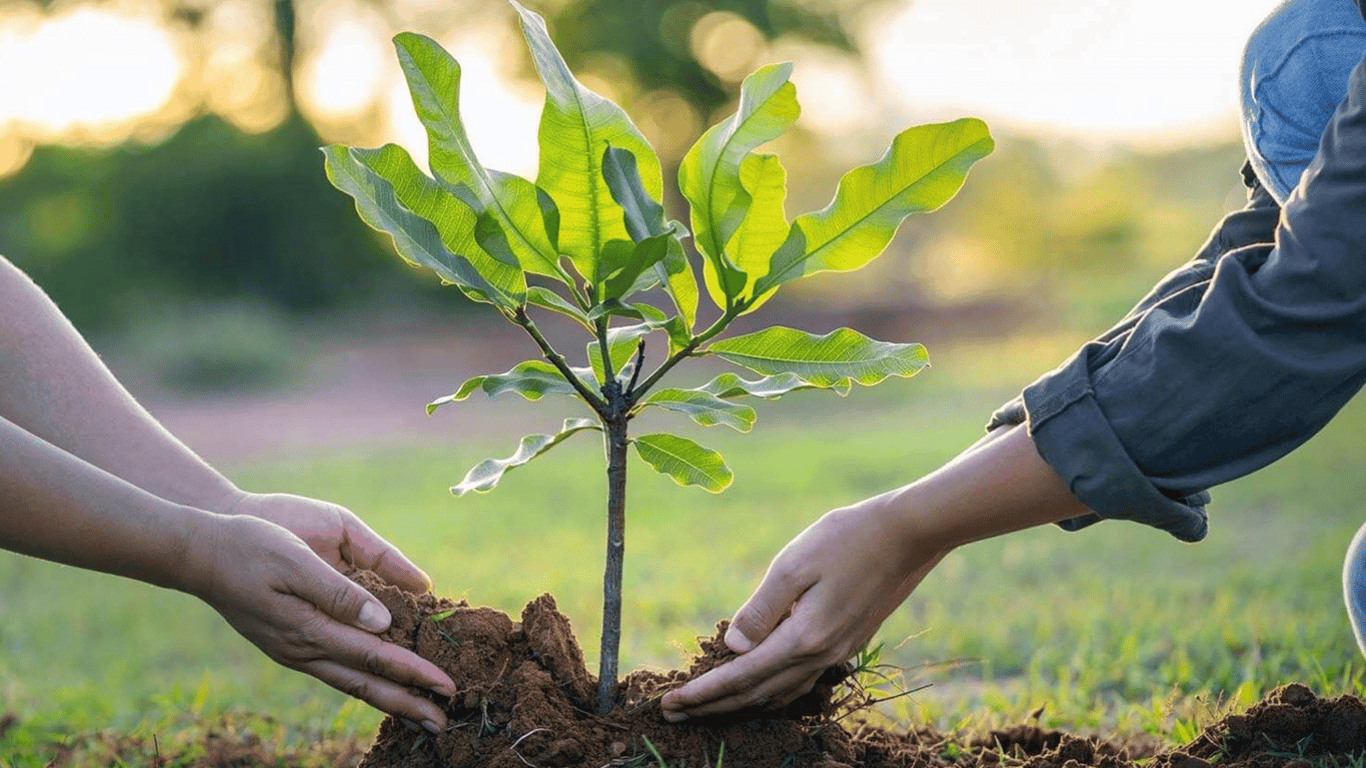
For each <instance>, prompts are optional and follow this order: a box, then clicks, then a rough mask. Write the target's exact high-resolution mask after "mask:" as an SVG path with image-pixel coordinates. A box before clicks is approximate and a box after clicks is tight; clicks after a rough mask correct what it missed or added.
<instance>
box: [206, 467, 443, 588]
mask: <svg viewBox="0 0 1366 768" xmlns="http://www.w3.org/2000/svg"><path fill="white" fill-rule="evenodd" d="M215 511H218V512H222V513H223V514H225V515H251V516H252V517H259V518H261V519H262V520H269V521H270V522H272V523H275V524H276V525H278V526H280V527H281V528H284V529H285V530H287V531H289V532H290V533H293V534H294V535H295V536H298V537H299V538H300V539H303V541H304V543H305V544H307V545H308V546H309V548H310V549H312V550H313V551H314V552H315V553H316V554H317V555H318V557H321V558H322V559H323V560H324V561H326V562H327V564H328V565H330V566H332V567H333V568H336V569H337V570H338V571H341V572H346V571H347V570H350V569H351V568H364V569H366V570H368V571H374V573H375V575H377V576H379V577H380V578H381V579H384V580H385V581H387V582H388V583H390V584H393V585H394V586H396V587H399V588H401V589H405V590H407V591H409V592H417V593H422V592H427V591H428V590H430V589H431V588H432V579H431V577H430V576H428V575H427V574H426V573H424V572H423V571H422V569H421V568H418V567H417V566H416V565H414V564H413V563H412V561H410V560H409V559H408V558H406V557H404V556H403V553H402V552H400V551H399V550H398V547H395V546H394V545H393V544H390V543H389V542H387V541H385V540H384V539H383V538H381V537H380V535H379V534H377V533H375V532H374V531H372V530H370V526H368V525H366V524H365V523H363V522H361V519H360V518H359V517H356V515H355V513H353V512H352V511H351V510H349V509H347V508H346V507H343V506H340V505H338V504H333V503H331V502H327V501H319V500H318V499H310V498H306V497H304V496H293V495H290V494H287V493H268V494H260V493H243V492H241V491H238V492H236V493H234V494H233V495H231V496H230V497H229V498H228V499H227V500H225V501H224V502H223V503H222V504H220V505H219V509H217V510H215Z"/></svg>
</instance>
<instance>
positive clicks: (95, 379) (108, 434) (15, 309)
mask: <svg viewBox="0 0 1366 768" xmlns="http://www.w3.org/2000/svg"><path fill="white" fill-rule="evenodd" d="M0 417H3V418H5V419H8V420H10V421H11V422H13V423H14V424H15V425H17V426H19V427H21V428H22V429H24V430H26V431H28V432H29V433H31V434H33V435H34V436H36V437H39V438H41V439H42V440H44V441H46V442H48V443H50V444H52V445H53V446H56V447H58V448H60V449H62V450H64V451H66V452H68V453H70V454H72V455H74V456H76V457H79V458H81V459H84V460H85V461H87V462H89V463H90V464H93V465H95V466H97V467H99V468H101V469H103V470H105V471H106V472H109V473H111V474H114V475H116V476H118V477H120V478H123V479H124V480H126V481H128V482H129V483H131V484H133V485H135V486H137V487H139V488H142V489H144V490H146V491H148V492H149V493H152V494H155V495H157V496H160V497H162V498H164V499H166V500H168V501H172V502H176V503H180V504H186V505H190V506H194V507H199V508H203V509H219V508H221V507H223V506H224V505H225V504H227V503H228V502H229V501H230V500H231V498H232V497H233V495H234V493H235V492H236V488H235V486H234V485H233V484H232V483H231V482H230V481H229V480H228V479H227V478H225V477H224V476H223V475H222V474H220V473H219V472H218V471H216V470H215V469H213V468H212V467H211V466H209V465H208V464H207V463H206V462H204V461H203V460H202V459H200V458H199V457H198V456H197V455H195V453H194V452H193V451H191V450H190V449H189V448H188V447H186V446H185V445H184V444H182V443H181V442H180V441H179V440H177V439H176V438H175V437H174V436H172V435H171V434H170V433H169V432H167V431H166V430H165V428H163V427H162V426H161V425H160V424H159V423H157V421H156V420H155V419H154V418H153V417H152V416H151V415H150V414H149V413H148V412H147V411H146V410H145V409H144V408H143V407H142V406H141V405H139V404H138V403H137V401H136V400H134V399H133V397H132V395H130V394H129V393H128V391H127V390H126V389H124V387H123V386H122V385H121V384H119V382H118V381H117V380H116V379H115V378H114V376H113V374H112V373H110V371H109V369H108V368H107V367H105V365H104V363H103V362H101V361H100V359H99V357H98V356H97V355H96V354H95V353H94V351H93V350H91V349H90V347H89V345H87V344H86V343H85V340H84V339H82V338H81V336H80V334H79V333H78V332H77V331H76V329H75V328H74V327H72V325H71V323H70V322H69V321H68V320H67V319H66V318H65V317H64V316H63V315H62V313H61V312H60V310H58V308H57V306H56V305H55V304H53V303H52V301H51V300H50V299H48V297H47V296H46V295H44V294H43V292H42V290H41V289H40V288H38V286H37V285H35V284H34V283H33V281H31V280H29V279H28V277H27V276H26V275H24V274H23V273H22V272H20V271H19V270H18V269H17V268H15V267H14V266H13V265H11V264H10V263H9V262H8V261H6V260H5V259H4V258H3V257H0Z"/></svg>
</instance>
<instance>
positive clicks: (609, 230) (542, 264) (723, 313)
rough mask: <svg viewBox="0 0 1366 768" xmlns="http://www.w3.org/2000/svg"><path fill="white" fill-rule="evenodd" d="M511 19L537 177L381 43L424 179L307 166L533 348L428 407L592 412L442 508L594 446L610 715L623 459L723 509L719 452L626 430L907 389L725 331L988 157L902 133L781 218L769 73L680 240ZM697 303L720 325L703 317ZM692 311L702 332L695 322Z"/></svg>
mask: <svg viewBox="0 0 1366 768" xmlns="http://www.w3.org/2000/svg"><path fill="white" fill-rule="evenodd" d="M509 2H510V3H511V5H512V7H513V8H514V9H515V10H516V12H517V14H518V15H519V16H520V19H521V25H522V31H523V32H524V34H525V36H526V41H527V44H528V46H529V47H530V49H531V54H532V57H533V59H534V61H535V64H536V68H537V70H538V71H539V73H540V76H541V79H542V81H544V83H545V90H546V96H545V107H544V110H543V112H542V113H541V121H540V129H539V144H540V159H539V169H538V172H537V176H536V180H535V181H534V182H532V181H529V180H527V179H524V178H521V177H519V176H515V175H512V174H509V173H504V172H502V171H497V170H493V169H489V168H485V167H484V166H483V165H482V164H480V162H479V160H478V158H477V157H476V156H475V152H474V148H473V147H472V146H471V145H470V142H469V139H468V137H467V136H466V133H465V127H464V125H463V124H462V122H461V118H460V76H461V71H460V65H459V64H458V63H457V62H456V60H455V59H454V58H452V57H451V55H450V54H448V53H447V52H446V51H445V50H443V49H442V48H441V46H439V45H437V43H436V42H434V41H433V40H431V39H429V38H426V37H423V36H422V35H418V34H413V33H402V34H399V35H398V36H397V37H395V38H394V43H395V46H396V48H397V51H398V58H399V61H400V63H401V64H402V67H403V71H404V73H405V75H406V77H407V81H408V87H409V89H410V90H411V91H412V99H413V106H414V107H415V108H416V111H417V115H418V117H419V118H420V119H421V121H422V123H423V125H424V126H426V129H427V136H428V146H429V150H430V152H429V155H430V171H431V174H430V175H428V174H427V173H424V172H423V171H422V170H420V169H419V168H418V167H417V165H416V164H415V163H414V162H413V160H412V158H411V157H410V156H409V155H408V153H407V152H406V151H405V150H404V149H402V148H401V147H399V146H396V145H393V144H390V145H386V146H383V147H380V148H378V149H358V148H352V147H346V146H329V147H326V148H325V149H324V150H323V152H324V155H325V158H326V167H327V175H328V178H329V179H330V180H331V181H332V183H333V185H335V186H336V187H337V188H338V189H340V190H342V191H343V192H345V193H346V194H348V195H350V196H351V197H353V198H354V199H355V202H356V209H357V211H358V212H359V214H360V216H361V217H362V218H363V219H364V220H365V222H366V223H368V224H369V225H370V226H372V227H374V228H375V229H378V230H381V231H384V232H387V233H388V234H389V235H390V236H392V238H393V241H394V246H395V249H396V250H397V251H398V253H399V254H400V255H401V256H402V257H403V258H404V259H405V260H407V261H408V262H410V263H411V264H414V265H418V266H420V267H423V268H425V269H428V270H430V271H432V272H434V273H436V275H437V276H439V277H440V278H441V280H442V281H444V282H445V283H447V284H450V285H452V286H454V287H455V288H457V289H458V290H460V291H462V292H463V293H464V294H465V295H466V296H468V297H469V298H470V299H472V300H474V301H476V302H480V303H483V304H487V305H489V306H490V308H491V309H492V310H493V311H496V312H498V313H499V314H501V315H502V316H503V317H504V318H505V319H507V320H508V321H509V322H511V323H513V324H515V325H517V326H518V327H520V328H522V329H523V330H524V331H525V332H526V334H527V335H528V336H529V337H530V339H531V342H532V343H534V345H535V348H536V350H537V356H536V357H535V359H530V360H527V361H526V362H523V363H520V364H518V365H516V366H514V367H513V368H512V369H511V370H509V371H507V372H505V373H497V374H489V375H485V376H476V377H474V378H472V379H470V380H469V381H466V382H465V383H464V384H462V385H461V386H460V387H459V389H457V390H456V391H455V392H454V393H453V394H451V395H449V396H447V397H443V398H441V399H439V400H436V401H435V402H433V403H431V404H430V405H428V411H429V412H431V411H434V410H436V409H437V408H439V407H441V406H442V405H444V404H447V403H451V402H455V401H461V400H465V399H466V398H468V397H471V396H473V395H475V394H476V393H482V394H484V395H489V396H493V395H500V394H506V393H512V394H516V395H520V396H522V397H524V398H526V399H527V400H540V399H541V398H543V397H546V396H552V395H553V396H564V397H571V398H578V399H580V400H582V401H583V403H585V404H586V405H587V406H588V409H589V411H590V412H591V416H588V417H582V416H580V417H573V418H568V419H566V420H565V421H564V424H563V425H562V426H561V427H560V429H559V430H558V431H556V432H555V433H553V434H537V435H529V436H527V437H524V438H522V441H521V444H520V445H518V447H517V450H516V451H515V452H514V453H513V454H512V455H510V456H508V457H506V458H502V459H490V460H487V461H484V462H482V463H480V464H479V465H478V466H476V467H474V468H473V469H471V470H470V471H469V474H468V475H466V476H465V478H464V479H463V480H461V481H460V482H459V483H457V484H456V485H455V486H454V488H452V491H453V492H454V493H456V494H457V495H459V494H464V493H467V492H469V491H480V492H483V491H488V490H490V489H492V488H493V487H494V486H495V485H497V484H498V482H499V481H500V480H502V479H503V476H504V475H506V474H507V472H508V471H510V470H513V469H516V468H517V467H520V466H522V465H524V464H526V463H527V462H530V461H531V460H532V459H535V458H537V457H539V456H541V455H543V454H545V453H546V452H548V451H550V450H551V449H552V448H554V447H555V446H557V445H559V444H560V443H562V442H564V441H565V440H568V439H571V438H573V437H574V436H576V435H578V434H579V433H591V432H597V433H600V434H601V435H602V438H603V440H604V443H605V447H606V459H607V557H606V573H605V577H604V586H603V624H602V646H601V666H600V669H599V675H598V680H599V688H598V693H597V709H598V712H599V713H600V714H607V713H608V712H610V711H611V710H612V708H613V707H614V706H615V704H616V701H615V699H616V684H617V654H618V646H619V643H620V635H621V632H620V627H621V599H622V592H621V575H622V561H623V557H624V553H625V505H626V470H627V460H628V453H629V451H630V450H631V449H632V448H634V451H635V454H636V455H637V456H638V457H639V458H640V459H642V460H644V462H645V464H646V465H648V466H649V467H651V468H652V469H654V470H656V471H658V472H662V473H664V474H667V475H669V476H670V477H672V478H673V479H674V480H675V481H677V482H678V483H679V484H681V485H695V486H700V487H702V488H704V489H706V490H708V491H712V492H720V491H722V490H724V489H725V488H726V487H727V486H728V485H730V482H731V477H732V476H731V470H730V468H729V467H727V466H726V462H725V460H724V459H723V458H722V457H721V455H720V454H718V453H717V452H715V451H713V450H710V449H708V448H705V447H703V446H702V445H700V444H698V443H696V442H694V441H693V440H692V439H690V438H687V437H682V436H679V435H674V434H667V433H658V434H646V435H634V436H633V435H629V434H628V426H629V425H630V423H631V421H632V419H634V418H635V417H636V416H637V415H639V414H640V413H641V412H643V411H645V410H646V409H649V408H659V409H663V410H666V411H673V412H675V413H678V414H681V415H683V416H686V417H687V418H690V419H692V420H693V421H695V422H697V423H698V424H701V425H703V426H708V427H711V426H718V425H724V426H726V427H730V428H731V429H735V430H738V431H740V432H748V431H749V430H750V428H751V427H752V426H753V424H754V420H755V411H754V407H753V406H752V405H751V404H750V402H751V401H754V400H758V399H763V400H776V399H778V398H780V397H782V396H783V395H786V394H788V393H791V392H795V391H798V390H807V389H825V390H834V391H836V392H838V393H840V394H841V395H843V394H846V393H847V392H848V391H849V389H850V388H851V387H852V385H853V384H861V385H864V386H872V385H874V384H877V383H879V382H881V381H883V380H885V379H886V378H887V377H889V376H902V377H906V376H911V375H914V374H915V373H916V372H917V371H919V370H920V369H921V368H923V367H924V366H925V365H926V360H927V358H926V354H925V350H924V348H923V347H922V346H921V345H919V344H898V343H891V342H885V341H877V340H874V339H871V338H868V337H866V336H864V335H862V334H860V333H858V332H856V331H853V330H850V329H847V328H842V329H839V330H836V331H833V332H831V333H828V334H826V335H823V336H818V335H814V334H811V333H807V332H805V331H800V330H796V329H793V328H783V327H769V328H766V329H764V330H760V331H757V332H753V333H748V334H745V335H740V336H730V337H725V336H723V334H724V332H725V331H726V329H727V328H728V327H729V326H730V325H731V323H732V322H733V321H734V320H735V319H736V318H738V317H740V316H741V315H744V314H746V313H749V312H753V311H754V310H755V309H758V308H759V307H760V306H761V305H763V304H764V302H766V301H768V299H769V298H771V297H772V296H773V295H774V293H775V292H777V291H778V290H779V289H780V288H782V287H783V286H784V285H785V284H787V283H790V282H792V281H795V280H799V279H801V278H804V277H807V276H808V275H812V274H815V273H818V272H830V271H849V270H855V269H859V268H861V267H863V266H864V265H866V264H868V263H869V262H870V261H872V260H873V259H874V258H876V257H877V256H878V255H879V254H880V253H881V252H882V251H883V250H884V249H885V248H886V247H887V245H888V243H890V242H891V240H892V236H893V235H894V234H895V233H896V230H897V228H898V227H899V226H900V224H901V222H902V221H903V220H904V219H905V218H906V217H907V216H909V215H910V214H912V213H918V212H927V211H932V210H934V209H936V208H939V207H940V206H942V205H944V204H945V203H946V202H948V201H949V200H950V199H951V198H952V197H953V196H954V195H955V194H957V192H958V190H959V189H960V188H961V186H962V184H963V182H964V180H965V179H966V177H967V174H968V171H969V169H970V168H971V167H972V165H973V164H974V163H975V162H977V161H978V160H980V159H981V158H983V157H985V156H986V155H987V154H988V153H990V152H991V151H992V149H993V146H994V145H993V141H992V138H991V135H990V133H989V132H988V131H987V127H986V125H985V124H983V123H982V122H981V121H980V120H976V119H962V120H957V121H954V122H950V123H943V124H937V125H924V126H919V127H915V128H910V129H908V130H906V131H904V132H902V133H901V134H900V135H898V136H897V137H896V138H895V139H894V140H893V141H892V144H891V147H890V148H889V149H888V150H887V152H886V153H885V154H884V155H883V156H882V158H881V159H879V160H878V161H876V162H874V163H872V164H871V165H866V166H863V167H860V168H855V169H854V170H852V171H849V172H848V173H847V174H845V176H844V177H843V179H842V180H841V181H840V183H839V187H838V189H837V191H836V192H835V196H834V199H833V200H831V202H830V204H829V205H827V206H826V207H824V208H822V209H821V210H818V211H812V212H810V213H806V214H803V215H801V216H798V217H796V218H795V219H792V220H789V219H788V217H787V213H786V211H785V197H786V181H787V178H786V177H787V174H786V171H785V170H784V169H783V165H782V162H781V161H780V160H779V159H778V158H777V157H776V156H774V155H771V154H763V153H762V152H759V151H758V150H759V148H760V147H762V146H763V145H764V144H766V143H768V142H771V141H773V140H774V139H776V138H778V137H779V136H781V135H782V134H783V133H784V132H786V131H787V130H788V129H789V128H791V127H792V125H793V124H794V123H795V122H796V120H797V117H798V115H799V113H800V108H799V107H798V104H797V93H796V87H795V86H794V85H793V84H792V82H791V80H790V77H791V74H792V65H791V64H772V65H769V66H765V67H763V68H761V69H759V70H758V71H756V72H754V73H753V74H751V75H750V76H749V77H748V78H746V79H745V81H744V83H743V86H742V88H741V93H740V100H739V107H738V109H737V111H736V112H735V114H734V115H732V116H731V117H730V118H728V119H726V120H724V121H722V122H720V123H718V124H717V125H715V126H713V127H712V128H711V129H710V130H708V131H707V132H706V133H705V134H703V136H702V137H701V138H700V139H699V140H698V142H697V143H696V145H695V146H693V147H692V149H691V150H690V151H689V152H688V153H687V155H686V157H685V158H684V160H683V162H682V165H681V167H680V169H679V173H678V186H679V188H680V190H681V191H682V193H683V196H684V197H685V198H686V199H687V201H688V203H689V206H690V209H691V212H690V219H689V221H690V226H689V225H685V224H683V223H682V222H679V221H677V220H673V219H670V218H669V217H668V216H667V215H666V214H665V211H664V208H663V206H662V205H661V204H660V200H662V199H663V190H664V180H663V178H662V176H661V171H660V162H659V159H658V157H657V156H656V154H655V152H654V150H653V149H652V148H651V146H650V144H649V143H648V142H647V141H646V140H645V138H644V136H642V135H641V132H640V131H639V130H638V129H637V128H636V126H635V125H634V124H633V123H632V122H631V119H630V118H629V117H628V116H627V114H626V112H624V111H623V110H622V109H621V108H620V107H618V106H617V105H616V104H614V103H612V102H611V101H609V100H607V99H606V98H604V97H602V96H600V95H598V94H597V93H594V92H593V91H591V90H589V89H588V88H586V87H584V85H583V84H582V83H580V82H579V81H578V80H577V79H575V77H574V75H573V73H572V72H570V70H569V68H568V67H567V66H566V64H565V62H564V59H563V58H562V57H561V56H560V53H559V51H558V50H556V48H555V45H554V44H553V43H552V42H551V39H550V36H549V34H548V32H547V30H546V25H545V22H544V21H543V20H542V18H541V17H540V16H538V15H537V14H535V13H533V12H531V11H529V10H527V9H526V8H523V7H522V6H521V5H519V4H517V3H516V2H515V1H514V0H509ZM689 238H691V239H692V244H693V245H694V246H695V248H696V252H697V253H698V254H700V257H701V258H700V261H701V263H700V267H701V280H700V281H699V279H698V274H697V271H696V269H695V265H694V264H693V263H692V261H691V260H690V257H689V255H688V252H687V251H686V250H685V248H684V242H685V241H686V240H687V239H689ZM704 292H705V294H706V296H707V298H708V299H709V300H710V302H711V303H712V304H714V305H715V307H716V310H715V312H713V311H711V310H706V311H704V312H701V313H699V307H698V305H699V302H700V298H701V295H702V294H703V293H704ZM540 313H555V314H559V315H563V316H566V317H568V318H571V319H572V320H574V321H576V322H577V323H578V324H579V325H581V326H582V327H583V330H584V332H585V339H586V342H587V352H586V354H583V353H577V354H572V355H571V354H566V353H565V352H562V351H560V350H557V349H555V348H553V347H552V346H551V344H550V343H549V342H548V341H547V339H546V337H545V335H544V334H543V333H542V332H541V329H540V327H539V326H538V325H537V317H538V316H539V315H540ZM702 315H705V316H708V317H710V316H713V315H715V319H713V320H711V321H710V322H707V323H699V316H702ZM647 338H648V339H649V344H648V346H647ZM705 355H710V356H713V357H717V358H721V359H723V360H726V361H727V362H729V363H732V364H734V365H736V366H737V367H739V368H741V369H744V370H745V371H746V372H747V373H746V374H744V375H738V374H735V373H723V374H721V375H719V376H716V377H715V378H713V379H712V380H710V381H706V382H693V383H688V384H682V385H675V386H667V387H666V386H664V385H663V382H664V379H665V377H666V376H667V375H668V374H670V373H673V372H674V369H675V368H676V367H677V366H678V365H679V363H681V362H683V361H684V360H687V359H688V358H694V357H701V356H705Z"/></svg>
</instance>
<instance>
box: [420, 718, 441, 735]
mask: <svg viewBox="0 0 1366 768" xmlns="http://www.w3.org/2000/svg"><path fill="white" fill-rule="evenodd" d="M422 727H423V728H426V729H427V733H430V734H432V735H433V736H435V735H436V734H438V733H441V727H440V726H438V725H437V724H436V723H434V722H432V721H431V720H423V721H422Z"/></svg>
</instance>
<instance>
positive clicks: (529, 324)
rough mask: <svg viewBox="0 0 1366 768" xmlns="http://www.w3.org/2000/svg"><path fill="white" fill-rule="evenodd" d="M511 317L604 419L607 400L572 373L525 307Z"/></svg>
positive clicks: (517, 310)
mask: <svg viewBox="0 0 1366 768" xmlns="http://www.w3.org/2000/svg"><path fill="white" fill-rule="evenodd" d="M511 319H512V322H514V323H516V324H517V325H520V326H521V327H522V329H523V330H525V331H526V332H527V334H529V335H530V336H531V338H532V339H533V340H534V341H535V342H536V346H538V347H540V348H541V353H542V354H543V355H545V359H546V360H549V361H550V364H551V365H553V366H555V368H557V369H558V370H559V372H560V375H562V376H564V378H565V379H566V380H567V381H568V382H569V385H570V386H572V387H573V388H574V390H575V391H576V392H578V393H579V397H582V398H583V399H584V401H585V402H587V403H588V405H589V407H591V408H592V409H593V411H594V412H595V413H597V414H598V415H599V416H601V417H603V419H604V420H605V419H606V418H607V414H608V409H607V408H608V406H607V402H606V401H604V400H603V399H602V398H601V397H600V396H598V395H596V394H594V393H593V390H591V389H589V388H588V385H587V384H584V383H583V381H582V380H580V379H579V377H578V376H575V375H574V372H573V371H572V370H570V368H569V363H567V362H565V359H564V356H563V355H561V354H560V353H559V352H556V351H555V349H554V348H553V347H551V346H550V342H549V341H546V338H545V336H543V335H542V334H541V329H540V328H537V327H536V323H535V322H533V321H532V319H531V318H530V317H528V316H527V313H526V307H518V308H517V309H516V310H515V311H514V312H513V314H512V316H511Z"/></svg>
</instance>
